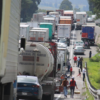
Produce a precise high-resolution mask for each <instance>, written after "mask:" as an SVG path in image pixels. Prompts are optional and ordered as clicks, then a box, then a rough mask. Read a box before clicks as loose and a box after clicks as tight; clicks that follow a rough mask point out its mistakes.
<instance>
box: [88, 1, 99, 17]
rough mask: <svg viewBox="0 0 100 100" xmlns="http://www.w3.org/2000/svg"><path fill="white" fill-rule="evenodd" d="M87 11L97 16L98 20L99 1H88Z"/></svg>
mask: <svg viewBox="0 0 100 100" xmlns="http://www.w3.org/2000/svg"><path fill="white" fill-rule="evenodd" d="M88 2H89V9H90V11H93V13H95V14H96V15H97V18H100V10H99V9H100V0H88Z"/></svg>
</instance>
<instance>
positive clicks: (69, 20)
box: [59, 16, 75, 30]
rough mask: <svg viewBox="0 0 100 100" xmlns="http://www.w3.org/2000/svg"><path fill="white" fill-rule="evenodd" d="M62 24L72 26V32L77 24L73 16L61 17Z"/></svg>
mask: <svg viewBox="0 0 100 100" xmlns="http://www.w3.org/2000/svg"><path fill="white" fill-rule="evenodd" d="M59 23H60V24H71V30H74V28H75V24H74V23H73V21H72V18H71V16H60V21H59Z"/></svg>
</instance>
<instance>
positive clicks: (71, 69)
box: [70, 66, 73, 76]
mask: <svg viewBox="0 0 100 100" xmlns="http://www.w3.org/2000/svg"><path fill="white" fill-rule="evenodd" d="M72 71H73V68H72V66H71V68H70V76H72Z"/></svg>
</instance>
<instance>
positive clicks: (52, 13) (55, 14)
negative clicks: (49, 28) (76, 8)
mask: <svg viewBox="0 0 100 100" xmlns="http://www.w3.org/2000/svg"><path fill="white" fill-rule="evenodd" d="M49 15H53V16H55V20H56V25H57V24H59V16H60V15H59V12H50V13H49Z"/></svg>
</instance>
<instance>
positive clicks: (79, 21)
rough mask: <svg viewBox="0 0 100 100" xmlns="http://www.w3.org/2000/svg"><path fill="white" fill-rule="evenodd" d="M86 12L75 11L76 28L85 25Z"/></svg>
mask: <svg viewBox="0 0 100 100" xmlns="http://www.w3.org/2000/svg"><path fill="white" fill-rule="evenodd" d="M86 20H87V14H86V12H76V29H81V27H82V25H86Z"/></svg>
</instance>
